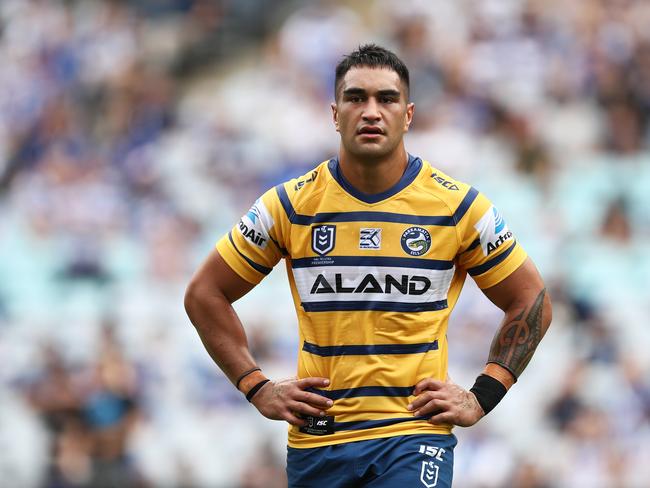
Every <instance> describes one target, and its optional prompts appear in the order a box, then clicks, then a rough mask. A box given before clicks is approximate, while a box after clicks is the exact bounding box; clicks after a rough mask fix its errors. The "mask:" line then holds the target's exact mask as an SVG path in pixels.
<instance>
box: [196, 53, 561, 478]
mask: <svg viewBox="0 0 650 488" xmlns="http://www.w3.org/2000/svg"><path fill="white" fill-rule="evenodd" d="M414 109H415V107H414V104H413V103H411V102H410V101H409V73H408V69H407V68H406V66H405V65H404V63H403V62H402V61H401V60H400V59H399V58H398V57H397V56H396V55H395V54H393V53H392V52H390V51H388V50H386V49H384V48H382V47H379V46H376V45H373V44H370V45H365V46H361V47H360V48H359V49H358V50H356V51H354V52H352V53H350V54H349V55H347V56H345V57H344V58H343V60H342V61H341V62H340V63H339V64H338V66H337V67H336V78H335V101H334V102H333V103H332V114H333V121H334V127H335V128H336V130H337V131H338V132H339V134H340V139H341V143H340V149H339V153H338V155H336V156H335V157H332V158H331V159H329V160H327V161H324V162H322V163H321V164H319V165H318V166H316V167H315V169H313V170H312V171H309V172H308V173H307V174H306V175H304V176H302V177H299V178H296V179H293V180H290V181H287V182H286V183H282V184H280V185H278V186H277V187H275V188H272V189H270V190H268V191H267V192H266V193H264V195H262V196H261V197H260V198H259V199H258V200H257V201H256V202H255V203H254V204H253V206H252V207H251V209H250V210H249V211H248V212H247V213H246V215H244V216H243V217H242V218H241V220H240V221H239V223H238V224H236V225H235V226H234V228H233V229H232V230H231V231H230V232H229V233H228V234H227V235H226V236H224V237H223V238H222V239H221V240H219V242H218V243H217V245H216V249H215V250H213V252H212V253H211V254H210V255H209V256H208V257H207V259H206V260H205V261H204V263H203V264H202V265H201V267H200V268H199V269H198V271H197V272H196V273H195V275H194V277H193V278H192V280H191V283H190V284H189V286H188V288H187V292H186V296H185V306H186V310H187V313H188V315H189V317H190V319H191V321H192V322H193V324H194V326H195V327H196V329H197V331H198V333H199V335H200V337H201V340H202V341H203V344H204V345H205V347H206V349H207V351H208V352H209V354H210V355H211V356H212V358H213V359H214V361H215V362H216V364H217V365H218V366H219V367H220V368H221V369H222V370H223V372H224V373H225V374H226V375H227V377H228V378H229V379H230V380H231V381H232V382H233V384H234V385H235V386H236V387H237V388H238V389H239V390H241V392H242V394H243V395H245V396H246V398H247V399H248V400H249V401H250V402H251V403H252V404H253V405H254V406H255V407H256V408H257V409H258V410H259V412H260V413H261V414H262V415H264V416H265V417H267V418H269V419H275V420H284V421H286V422H288V423H289V424H290V427H289V436H288V455H287V474H288V479H289V486H292V487H299V486H301V487H306V486H310V487H311V486H313V487H320V486H323V487H339V486H340V487H343V486H373V487H394V486H400V484H401V486H409V487H413V486H426V487H433V486H436V487H448V486H451V480H452V467H453V449H454V446H455V445H456V438H455V436H454V435H453V434H452V427H453V426H455V425H457V426H464V427H467V426H471V425H473V424H475V423H476V422H478V421H479V420H480V419H481V418H482V417H483V416H484V415H486V414H487V413H489V412H490V410H492V409H493V408H494V407H495V406H496V404H497V403H498V402H499V401H500V400H501V399H502V398H503V397H504V395H505V394H506V392H507V390H508V389H509V388H510V387H511V386H512V385H513V384H514V383H515V381H516V380H517V378H518V377H519V376H520V375H521V373H522V371H523V370H524V368H525V367H526V365H527V364H528V362H529V361H530V359H531V357H532V355H533V353H534V351H535V349H536V348H537V345H538V344H539V342H540V340H541V339H542V337H543V336H544V333H545V332H546V330H547V328H548V326H549V324H550V321H551V303H550V299H549V296H548V293H547V292H546V289H545V287H544V283H543V281H542V278H541V277H540V275H539V273H538V271H537V269H536V267H535V265H534V264H533V262H532V261H531V260H530V258H529V257H528V256H527V254H526V252H525V251H524V249H523V248H522V246H521V244H520V243H519V242H518V241H517V240H516V238H515V236H514V234H513V233H512V231H511V230H510V229H509V228H508V225H507V224H506V221H505V220H504V218H503V217H502V216H501V214H500V213H499V211H498V210H497V209H496V208H495V207H494V206H493V205H492V203H491V202H490V201H489V200H488V199H487V198H486V196H484V195H483V194H481V193H480V192H478V191H477V190H476V189H474V188H472V187H471V186H469V185H467V184H465V183H463V182H460V181H457V180H455V179H454V178H452V177H451V176H449V175H446V174H444V173H443V172H442V171H440V170H439V169H436V168H434V167H432V166H431V164H429V163H428V162H427V161H425V160H423V159H421V158H420V157H418V156H416V155H411V154H409V153H407V151H406V149H405V145H404V134H405V133H406V132H407V131H408V129H409V125H410V124H411V121H412V119H413V114H414ZM283 258H284V260H285V262H286V266H287V272H288V276H289V282H290V286H291V293H292V296H293V300H294V303H295V308H296V313H297V315H298V323H299V331H298V332H299V340H300V351H299V357H298V367H297V377H295V378H289V379H274V378H267V377H266V375H265V374H264V372H263V371H261V370H260V368H259V367H258V366H257V364H256V362H255V359H254V358H253V357H252V355H251V353H250V351H249V348H248V345H247V340H246V334H245V332H244V328H243V327H242V324H241V323H240V320H239V318H238V317H237V314H236V313H235V311H234V310H233V307H232V305H231V304H232V303H233V302H234V301H236V300H237V299H239V298H240V297H242V296H243V295H245V294H246V293H248V292H249V291H250V290H251V289H252V288H253V287H254V286H255V285H257V284H258V283H259V282H260V281H261V280H262V279H263V278H264V276H265V275H267V274H268V273H269V272H270V271H271V268H273V266H275V265H276V264H277V263H278V262H279V261H280V260H281V259H283ZM467 274H469V275H470V276H471V277H472V278H473V279H474V280H475V282H476V283H477V284H478V286H479V287H480V288H481V290H482V291H483V292H484V293H485V295H486V296H487V297H488V298H489V299H490V300H491V301H492V302H493V303H495V304H496V305H497V306H498V307H500V308H501V309H502V310H503V311H504V318H503V320H502V322H501V324H500V325H499V326H498V329H497V332H496V334H495V336H494V339H493V341H492V345H491V347H490V350H489V351H486V353H487V364H486V366H485V369H484V370H483V371H482V372H477V373H479V374H478V376H477V379H476V382H475V384H474V386H473V387H471V388H470V389H469V390H466V389H464V388H462V387H461V386H459V385H457V384H454V383H453V382H452V381H450V380H449V379H448V376H447V354H448V345H447V339H446V331H447V326H448V319H449V315H450V313H451V311H452V309H453V307H454V305H455V304H456V301H457V299H458V296H459V294H460V292H461V289H462V286H463V283H464V281H465V277H466V275H467Z"/></svg>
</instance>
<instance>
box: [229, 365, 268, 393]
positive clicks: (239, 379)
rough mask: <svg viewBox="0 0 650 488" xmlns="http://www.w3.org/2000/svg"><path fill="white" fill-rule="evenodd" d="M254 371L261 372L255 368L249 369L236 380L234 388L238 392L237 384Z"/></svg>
mask: <svg viewBox="0 0 650 488" xmlns="http://www.w3.org/2000/svg"><path fill="white" fill-rule="evenodd" d="M255 371H262V370H261V369H260V368H257V367H255V368H252V369H249V370H248V371H244V372H243V373H242V374H241V376H240V377H239V378H237V383H235V388H237V389H238V390H239V383H241V380H243V379H244V378H246V376H248V375H249V374H251V373H254V372H255Z"/></svg>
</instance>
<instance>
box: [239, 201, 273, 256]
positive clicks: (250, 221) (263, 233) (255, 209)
mask: <svg viewBox="0 0 650 488" xmlns="http://www.w3.org/2000/svg"><path fill="white" fill-rule="evenodd" d="M271 227H273V217H271V214H270V213H269V211H268V210H267V208H266V205H264V202H263V201H262V199H261V198H260V199H258V200H257V201H256V202H255V203H254V204H253V206H252V207H251V208H250V210H249V211H248V212H246V215H244V216H243V217H242V218H241V219H240V220H239V225H238V226H237V228H238V229H239V232H240V233H241V235H243V236H244V238H245V239H247V240H248V241H250V242H251V243H252V244H254V245H255V246H257V247H259V248H261V249H265V248H266V246H267V244H268V242H269V239H270V236H269V229H270V228H271Z"/></svg>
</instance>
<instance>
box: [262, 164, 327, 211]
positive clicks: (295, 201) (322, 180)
mask: <svg viewBox="0 0 650 488" xmlns="http://www.w3.org/2000/svg"><path fill="white" fill-rule="evenodd" d="M329 162H330V160H329V159H328V160H325V161H323V162H322V163H320V164H319V165H318V166H316V167H315V168H313V169H311V170H309V171H308V172H307V173H305V174H304V175H301V176H299V177H297V178H292V179H290V180H288V181H285V182H283V183H280V184H279V185H276V186H275V188H272V189H271V190H269V191H270V192H273V193H275V194H276V196H277V198H278V200H279V202H280V203H281V204H282V206H283V207H285V210H287V209H288V208H289V207H292V208H296V207H300V206H301V204H302V203H303V202H307V201H309V200H312V199H313V198H316V197H317V196H318V195H319V194H320V193H322V192H323V190H325V188H326V187H327V185H328V183H329V181H330V180H331V174H330V171H329V168H328V164H329Z"/></svg>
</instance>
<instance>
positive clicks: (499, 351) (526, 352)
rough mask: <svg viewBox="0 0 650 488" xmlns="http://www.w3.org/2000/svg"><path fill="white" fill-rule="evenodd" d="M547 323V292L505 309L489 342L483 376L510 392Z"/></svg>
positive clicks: (543, 332) (540, 338) (549, 318)
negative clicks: (493, 380)
mask: <svg viewBox="0 0 650 488" xmlns="http://www.w3.org/2000/svg"><path fill="white" fill-rule="evenodd" d="M550 323H551V302H550V299H549V296H548V294H547V292H546V288H544V289H542V290H541V291H539V292H538V293H537V294H530V295H529V298H528V299H527V300H522V301H517V302H516V303H514V304H513V305H512V306H510V307H508V308H507V309H506V310H505V316H504V318H503V321H502V322H501V325H500V326H499V329H498V330H497V333H496V334H495V336H494V339H493V340H492V345H491V346H490V353H489V355H488V365H487V366H486V369H485V373H486V374H488V375H490V376H492V377H494V378H496V379H498V380H499V381H501V382H502V383H503V384H504V385H505V386H506V388H509V387H510V386H511V385H512V383H514V382H515V381H516V380H517V378H519V376H520V375H521V373H522V372H523V371H524V369H525V368H526V366H527V365H528V363H529V362H530V360H531V358H532V357H533V354H534V353H535V350H536V349H537V346H538V345H539V343H540V341H541V340H542V337H544V334H545V333H546V330H547V329H548V327H549V325H550ZM505 371H507V372H509V373H510V376H511V377H510V378H508V377H507V373H506V372H505Z"/></svg>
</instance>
